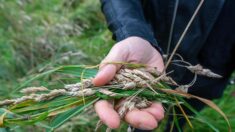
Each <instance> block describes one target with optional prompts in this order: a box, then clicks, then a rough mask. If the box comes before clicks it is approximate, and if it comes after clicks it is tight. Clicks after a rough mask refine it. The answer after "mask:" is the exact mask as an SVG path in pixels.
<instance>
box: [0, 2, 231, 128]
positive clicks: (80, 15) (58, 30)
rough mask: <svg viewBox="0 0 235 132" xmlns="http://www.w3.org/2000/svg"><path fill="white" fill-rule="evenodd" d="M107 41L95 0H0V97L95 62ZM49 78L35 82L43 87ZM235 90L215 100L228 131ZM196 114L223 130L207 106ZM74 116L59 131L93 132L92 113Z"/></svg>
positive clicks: (200, 125)
mask: <svg viewBox="0 0 235 132" xmlns="http://www.w3.org/2000/svg"><path fill="white" fill-rule="evenodd" d="M112 44H114V41H113V40H112V34H111V33H110V32H109V31H108V29H107V26H106V23H105V20H104V17H103V15H102V13H101V10H100V3H99V1H98V0H0V99H4V98H9V97H15V96H17V94H14V93H13V92H12V91H14V89H15V88H17V87H18V86H19V85H20V84H22V83H23V82H25V81H26V80H27V79H29V76H30V75H34V74H37V73H40V72H42V71H45V70H46V69H48V68H51V67H56V66H59V65H67V64H70V65H71V64H76V65H77V64H89V65H94V64H98V63H99V62H100V60H102V58H103V57H104V56H105V55H106V54H107V52H108V51H109V49H110V48H111V47H112ZM48 80H49V79H48ZM48 80H45V79H44V80H41V81H39V82H36V84H34V85H48V84H47V83H48ZM234 92H235V85H229V86H228V88H227V90H226V91H225V93H224V96H223V97H222V98H221V99H218V100H216V101H215V102H216V104H218V106H219V107H220V108H221V109H222V110H223V111H224V112H225V114H226V115H227V116H228V118H229V120H230V123H231V125H232V128H233V130H235V107H234V106H235V102H234V100H235V93H234ZM201 114H202V116H204V117H205V118H206V119H207V120H208V121H210V122H212V123H213V124H216V127H217V128H218V129H219V130H220V131H221V132H223V131H226V130H227V129H226V128H227V126H226V123H225V121H224V120H223V118H222V117H221V116H220V115H219V114H218V113H216V112H215V111H213V110H212V109H209V108H206V109H204V110H203V111H202V112H201ZM94 119H95V120H94ZM74 120H75V121H77V123H71V124H69V125H68V126H67V127H65V128H64V129H63V128H61V129H60V130H58V131H64V130H66V131H93V128H95V124H96V121H97V117H96V116H95V114H92V116H91V117H88V116H87V115H85V116H84V117H81V118H78V119H74ZM73 122H74V121H73ZM193 126H194V131H198V132H204V131H211V130H209V128H208V126H206V125H205V124H203V123H199V122H198V121H193ZM161 128H162V127H161ZM161 128H160V129H159V130H157V131H161V130H162V129H161ZM26 129H27V130H28V131H31V130H32V128H26ZM185 129H186V130H189V129H188V127H186V128H185ZM23 130H25V128H24V129H17V130H15V131H23ZM0 131H1V129H0Z"/></svg>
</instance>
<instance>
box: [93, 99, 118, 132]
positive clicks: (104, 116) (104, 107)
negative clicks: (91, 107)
mask: <svg viewBox="0 0 235 132" xmlns="http://www.w3.org/2000/svg"><path fill="white" fill-rule="evenodd" d="M95 111H96V113H97V114H98V116H99V118H100V120H101V121H102V122H103V123H104V124H106V125H107V126H108V127H109V128H112V129H115V128H118V127H119V125H120V118H119V115H118V113H117V112H116V111H115V110H114V109H113V106H112V104H110V103H109V102H108V101H106V100H101V101H98V102H97V103H96V104H95Z"/></svg>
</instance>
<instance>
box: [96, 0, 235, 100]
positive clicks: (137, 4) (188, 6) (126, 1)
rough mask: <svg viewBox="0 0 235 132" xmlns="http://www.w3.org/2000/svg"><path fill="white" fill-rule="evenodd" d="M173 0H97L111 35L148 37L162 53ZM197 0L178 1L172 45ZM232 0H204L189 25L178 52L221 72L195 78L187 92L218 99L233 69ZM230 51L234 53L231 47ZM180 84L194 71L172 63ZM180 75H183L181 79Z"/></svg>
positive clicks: (233, 26)
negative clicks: (211, 75) (99, 0)
mask: <svg viewBox="0 0 235 132" xmlns="http://www.w3.org/2000/svg"><path fill="white" fill-rule="evenodd" d="M175 2H176V1H175V0H101V3H102V10H103V12H104V14H105V16H106V19H107V23H108V27H109V29H110V30H111V31H112V32H113V37H114V39H116V40H117V41H121V40H123V39H125V38H127V37H130V36H139V37H142V38H144V39H146V40H148V41H149V42H150V43H151V44H152V45H153V46H154V47H156V48H157V49H158V50H162V51H163V53H165V52H166V48H167V42H168V36H169V30H170V26H171V21H172V16H173V10H174V5H175ZM199 2H200V0H179V6H178V11H177V16H176V20H175V26H174V32H173V36H172V44H171V49H172V48H174V47H175V45H176V43H177V41H178V39H179V37H180V35H181V33H182V32H183V30H184V29H185V27H186V25H187V23H188V21H189V19H190V18H191V16H192V14H193V12H194V11H195V9H196V7H197V5H198V4H199ZM233 6H234V1H232V0H227V1H226V2H225V0H205V1H204V3H203V5H202V7H201V9H200V11H199V13H198V15H197V16H196V18H195V19H194V21H193V23H192V25H191V26H190V28H189V31H188V32H187V34H186V36H185V38H184V40H183V42H182V43H181V45H180V47H179V49H178V50H177V53H179V54H180V55H182V56H183V57H184V59H185V60H186V61H188V62H190V63H192V64H198V63H200V64H202V65H203V66H204V67H206V68H209V69H211V70H212V71H214V72H216V73H218V74H221V75H222V76H223V77H224V78H223V79H211V78H205V77H199V78H198V81H197V83H196V84H195V85H194V87H193V88H190V91H189V92H190V93H192V94H195V95H199V96H201V97H205V98H210V99H213V98H218V97H220V96H221V94H222V91H223V89H224V87H225V85H226V83H227V80H228V78H229V76H230V74H231V72H232V70H233V69H234V63H233V62H234V61H235V59H234V56H235V51H234V47H235V46H234V45H235V34H234V33H235V30H234V29H235V25H234V24H235V8H233ZM232 51H234V52H232ZM172 68H173V69H174V71H175V74H174V75H173V77H174V79H176V80H177V81H178V82H180V84H184V83H188V82H190V81H191V80H192V79H193V77H192V76H193V75H192V74H191V73H189V72H188V71H187V70H185V68H179V67H170V69H172ZM183 78H184V79H183Z"/></svg>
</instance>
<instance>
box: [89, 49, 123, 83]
mask: <svg viewBox="0 0 235 132" xmlns="http://www.w3.org/2000/svg"><path fill="white" fill-rule="evenodd" d="M121 49H122V48H120V47H119V46H114V47H113V48H112V49H111V50H110V52H109V54H108V55H107V56H106V57H105V59H104V60H103V61H102V62H101V64H100V70H99V72H98V74H97V75H96V77H95V78H94V79H93V84H94V85H95V86H102V85H105V84H107V83H108V82H109V81H111V80H112V79H113V77H114V76H115V74H116V72H117V71H118V70H119V69H120V68H121V65H120V64H110V63H112V62H125V61H126V58H127V54H128V52H127V51H126V50H121ZM108 62H110V63H109V64H107V63H108Z"/></svg>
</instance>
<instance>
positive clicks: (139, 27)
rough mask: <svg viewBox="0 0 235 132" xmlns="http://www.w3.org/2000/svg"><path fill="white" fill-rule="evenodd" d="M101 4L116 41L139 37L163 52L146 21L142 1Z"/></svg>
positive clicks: (110, 0)
mask: <svg viewBox="0 0 235 132" xmlns="http://www.w3.org/2000/svg"><path fill="white" fill-rule="evenodd" d="M101 4H102V11H103V13H104V15H105V17H106V20H107V23H108V27H109V29H110V30H111V31H112V32H113V38H114V39H115V40H116V41H121V40H123V39H125V38H127V37H131V36H138V37H141V38H143V39H145V40H147V41H149V42H150V43H151V44H152V45H153V46H154V47H155V48H157V49H158V50H159V51H160V52H161V50H160V48H159V47H158V44H157V41H156V39H155V38H154V35H153V31H152V29H151V28H150V25H148V23H147V22H146V20H145V17H144V13H143V7H142V2H141V0H101Z"/></svg>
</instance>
